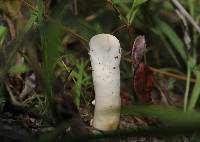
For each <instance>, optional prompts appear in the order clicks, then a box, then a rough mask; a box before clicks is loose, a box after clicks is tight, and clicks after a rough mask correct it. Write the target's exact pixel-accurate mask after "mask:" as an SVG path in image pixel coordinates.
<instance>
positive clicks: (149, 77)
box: [133, 63, 154, 103]
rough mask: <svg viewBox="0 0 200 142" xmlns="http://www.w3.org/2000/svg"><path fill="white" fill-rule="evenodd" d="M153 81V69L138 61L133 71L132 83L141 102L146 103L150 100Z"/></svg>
mask: <svg viewBox="0 0 200 142" xmlns="http://www.w3.org/2000/svg"><path fill="white" fill-rule="evenodd" d="M153 82H154V76H153V71H152V70H151V69H150V68H149V67H148V66H147V65H145V64H144V63H140V64H139V65H138V67H137V69H136V71H135V75H134V79H133V83H134V89H135V93H136V95H137V96H138V98H139V100H140V101H141V102H143V103H147V102H150V101H151V91H152V89H153Z"/></svg>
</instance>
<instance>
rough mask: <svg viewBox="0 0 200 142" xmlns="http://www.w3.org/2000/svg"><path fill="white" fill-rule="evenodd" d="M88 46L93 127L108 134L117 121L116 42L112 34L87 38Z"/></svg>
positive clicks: (117, 56) (117, 65)
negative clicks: (92, 94) (93, 102)
mask: <svg viewBox="0 0 200 142" xmlns="http://www.w3.org/2000/svg"><path fill="white" fill-rule="evenodd" d="M89 46H90V52H89V54H90V61H91V65H92V77H93V83H94V89H95V110H94V119H93V126H94V127H95V128H97V129H99V130H102V131H112V130H115V129H116V128H117V127H118V123H119V119H120V107H121V99H120V70H119V64H120V59H121V48H120V43H119V40H118V39H117V38H116V37H115V36H113V35H110V34H98V35H95V36H93V37H92V38H91V39H90V43H89Z"/></svg>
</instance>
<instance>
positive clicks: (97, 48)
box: [89, 34, 121, 67]
mask: <svg viewBox="0 0 200 142" xmlns="http://www.w3.org/2000/svg"><path fill="white" fill-rule="evenodd" d="M89 45H90V53H89V54H90V58H91V62H92V66H96V65H99V64H100V65H101V64H103V65H104V66H107V67H109V66H110V67H112V66H113V67H114V66H119V62H120V58H121V48H120V43H119V40H118V39H117V38H116V37H115V36H113V35H110V34H98V35H95V36H93V37H92V38H91V39H90V42H89ZM111 65H112V66H111Z"/></svg>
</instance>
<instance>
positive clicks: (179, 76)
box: [149, 66, 196, 83]
mask: <svg viewBox="0 0 200 142" xmlns="http://www.w3.org/2000/svg"><path fill="white" fill-rule="evenodd" d="M149 68H150V69H151V70H152V71H153V72H155V73H159V74H163V75H165V76H169V77H173V78H176V79H179V80H187V77H186V76H185V75H178V74H175V73H171V72H166V71H162V70H159V69H156V68H154V67H150V66H149ZM190 82H192V83H195V82H196V79H194V78H191V79H190Z"/></svg>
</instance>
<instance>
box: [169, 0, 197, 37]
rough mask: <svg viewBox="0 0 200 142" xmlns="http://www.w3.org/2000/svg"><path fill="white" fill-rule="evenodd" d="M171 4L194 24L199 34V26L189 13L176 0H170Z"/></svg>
mask: <svg viewBox="0 0 200 142" xmlns="http://www.w3.org/2000/svg"><path fill="white" fill-rule="evenodd" d="M171 2H172V4H173V5H174V6H175V7H176V8H178V9H179V11H180V12H181V13H182V14H183V15H184V16H185V18H186V19H187V20H188V21H189V22H190V23H191V24H192V26H194V28H195V29H196V30H197V31H198V32H199V34H200V27H199V25H198V24H197V23H196V22H195V20H194V19H193V18H192V17H191V16H190V14H189V13H188V12H187V11H186V10H185V9H184V7H183V6H182V5H181V4H180V3H179V1H178V0H171Z"/></svg>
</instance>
